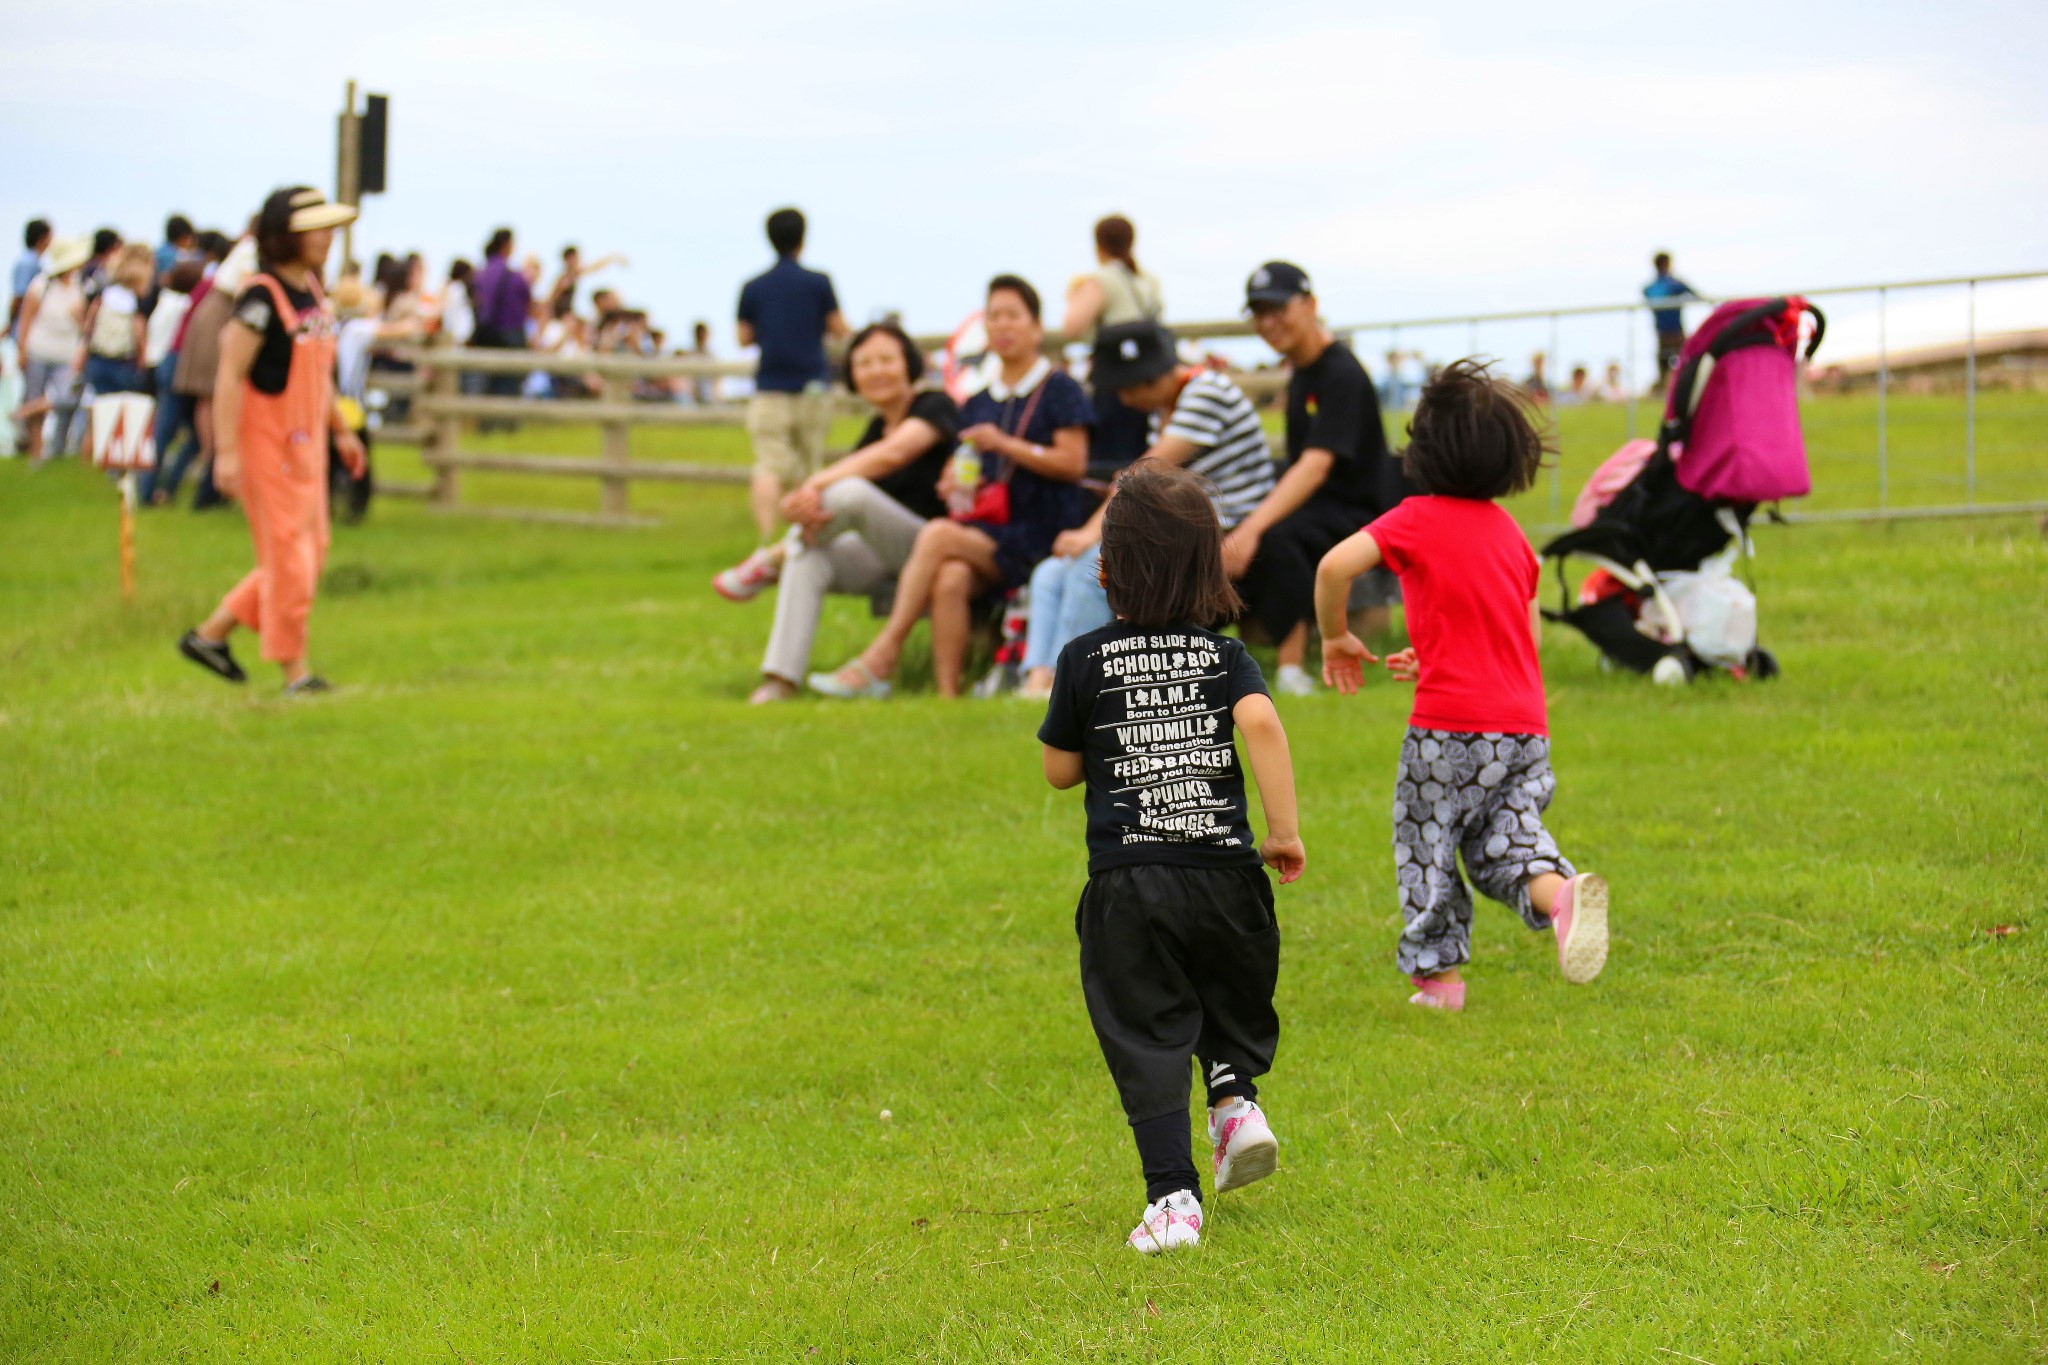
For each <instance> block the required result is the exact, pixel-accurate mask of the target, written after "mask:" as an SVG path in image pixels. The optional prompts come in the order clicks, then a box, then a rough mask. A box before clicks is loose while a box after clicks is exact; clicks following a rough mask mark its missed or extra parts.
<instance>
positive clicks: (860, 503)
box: [748, 322, 960, 704]
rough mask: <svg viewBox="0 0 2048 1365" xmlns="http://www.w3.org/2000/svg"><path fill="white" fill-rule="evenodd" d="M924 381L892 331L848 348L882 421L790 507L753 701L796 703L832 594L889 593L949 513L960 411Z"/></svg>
mask: <svg viewBox="0 0 2048 1365" xmlns="http://www.w3.org/2000/svg"><path fill="white" fill-rule="evenodd" d="M923 376H924V356H923V354H922V353H920V352H919V351H918V349H917V346H916V344H915V343H914V342H912V341H911V339H910V338H909V337H908V336H906V335H904V332H903V329H902V328H900V327H898V326H896V325H895V324H894V323H888V322H878V323H875V324H874V325H873V326H871V327H866V328H863V329H862V330H861V331H860V332H859V333H858V334H857V335H856V336H855V337H854V338H853V344H852V345H851V346H849V347H847V350H846V382H847V384H848V386H849V387H851V388H852V389H853V391H854V392H855V393H857V394H859V395H860V396H861V397H862V398H864V399H866V400H867V401H868V403H869V404H871V405H872V406H873V407H874V409H875V417H874V420H873V421H871V422H869V423H868V426H867V430H866V431H864V432H862V433H861V437H860V443H859V445H858V446H856V447H855V449H854V452H853V453H852V454H851V455H848V456H846V457H845V458H844V459H841V460H837V461H834V462H833V463H831V464H829V465H826V466H825V467H824V468H823V469H821V470H819V471H818V472H817V473H815V474H813V475H811V476H810V478H808V479H806V480H804V481H803V482H802V483H801V484H799V485H797V486H796V487H795V488H794V489H792V490H791V491H790V493H789V494H788V496H786V497H785V498H783V500H782V515H783V516H784V517H785V518H786V519H787V520H788V521H789V523H790V527H791V530H790V533H789V536H788V537H787V538H786V540H785V541H784V553H783V567H782V579H781V582H782V587H781V590H780V591H779V593H778V594H777V596H776V599H775V628H774V630H773V631H772V632H771V633H770V634H769V636H768V652H767V653H766V654H765V655H764V656H763V657H762V659H761V685H760V686H759V687H757V688H755V689H754V694H753V696H751V697H750V698H748V700H750V701H752V702H754V703H756V704H759V703H763V702H776V701H787V700H788V699H789V698H791V697H793V696H795V695H796V691H797V681H798V680H799V679H800V678H802V677H803V676H804V673H805V672H806V670H808V669H809V668H810V663H811V642H812V641H813V640H814V639H815V638H816V637H817V633H818V616H819V613H820V612H822V611H823V610H824V606H825V597H826V594H828V593H851V594H855V595H859V596H868V597H872V596H875V595H877V594H879V593H882V592H885V591H887V590H888V588H889V586H890V585H891V584H893V583H894V582H895V581H896V576H897V575H898V574H900V573H902V572H903V566H904V565H905V564H907V563H909V562H910V555H911V551H912V549H913V548H914V547H915V546H916V544H917V537H918V532H920V531H922V530H923V529H924V527H925V523H926V522H927V521H930V520H931V519H932V518H934V517H944V516H945V515H946V502H945V499H944V498H943V497H942V496H940V494H939V479H940V477H941V476H942V475H943V474H944V473H945V470H946V462H947V461H948V460H949V459H951V458H952V455H953V449H954V447H955V446H956V445H957V444H958V443H959V438H958V432H959V429H960V410H959V409H958V408H957V407H955V406H954V405H953V400H952V399H950V398H948V397H947V396H946V395H945V394H943V393H939V392H936V391H933V390H929V389H925V390H920V389H919V388H918V387H917V381H918V380H919V379H921V378H923ZM757 590H758V589H757ZM748 595H749V596H751V595H752V594H751V593H750V594H748Z"/></svg>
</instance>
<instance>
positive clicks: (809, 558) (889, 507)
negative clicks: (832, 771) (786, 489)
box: [761, 479, 924, 687]
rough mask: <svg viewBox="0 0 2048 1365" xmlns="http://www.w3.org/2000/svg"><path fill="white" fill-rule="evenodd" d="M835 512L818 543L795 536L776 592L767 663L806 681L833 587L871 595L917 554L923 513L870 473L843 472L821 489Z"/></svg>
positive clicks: (784, 675) (766, 668)
mask: <svg viewBox="0 0 2048 1365" xmlns="http://www.w3.org/2000/svg"><path fill="white" fill-rule="evenodd" d="M820 496H821V497H822V498H823V500H824V503H825V510H826V511H828V512H830V513H831V514H832V520H831V521H830V522H829V523H828V524H827V525H826V526H825V527H824V528H823V529H822V530H821V531H819V532H818V539H817V543H816V544H815V545H805V544H804V543H803V541H802V539H801V538H800V537H798V536H796V535H794V534H792V536H791V539H792V541H793V542H794V544H793V546H792V549H791V553H790V556H789V558H788V559H786V560H785V561H783V565H782V583H781V586H780V587H779V588H778V589H777V590H776V594H775V629H774V632H773V633H772V634H770V635H769V637H768V652H767V653H766V654H765V655H764V656H763V657H762V659H761V671H762V672H763V673H765V674H768V675H769V676H771V677H776V678H781V679H782V680H784V681H785V682H791V683H795V684H796V685H797V686H799V687H801V686H802V685H803V681H804V675H805V674H806V672H808V671H809V669H810V666H811V642H812V641H813V640H815V639H816V638H817V635H818V616H819V614H820V613H821V612H823V611H824V609H825V597H826V595H827V594H828V593H835V592H836V593H855V594H860V595H863V596H872V595H873V594H875V593H878V592H880V591H881V590H882V589H884V588H886V587H888V586H889V585H890V584H891V583H894V582H895V581H896V576H897V575H898V574H900V573H902V572H903V566H904V565H905V564H908V563H909V562H910V551H911V549H912V547H914V546H915V545H916V544H917V533H918V532H919V531H922V530H923V529H924V518H923V517H921V516H919V515H918V514H917V513H915V512H913V511H911V510H910V509H909V508H908V507H905V506H904V505H903V504H902V503H900V502H898V501H896V499H894V498H892V497H890V496H889V495H888V494H887V493H884V492H883V491H882V490H881V489H879V488H877V487H875V486H874V485H873V484H871V483H869V482H868V481H867V480H866V479H841V480H839V481H838V482H837V483H832V484H827V485H826V486H825V491H824V493H823V494H821V495H820Z"/></svg>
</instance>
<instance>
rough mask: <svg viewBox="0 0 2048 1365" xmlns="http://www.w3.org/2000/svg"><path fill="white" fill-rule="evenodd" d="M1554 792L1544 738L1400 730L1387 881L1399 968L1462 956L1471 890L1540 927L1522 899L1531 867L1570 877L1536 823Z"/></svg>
mask: <svg viewBox="0 0 2048 1365" xmlns="http://www.w3.org/2000/svg"><path fill="white" fill-rule="evenodd" d="M1556 790H1557V778H1556V776H1555V775H1553V774H1552V773H1551V771H1550V741H1549V740H1547V739H1545V738H1544V737H1543V736H1541V735H1504V734H1490V733H1489V734H1454V733H1452V732H1450V731H1448V730H1417V729H1414V728H1410V729H1409V731H1408V737H1407V738H1406V739H1404V740H1402V741H1401V770H1400V773H1399V775H1398V776H1397V777H1396V779H1395V782H1394V880H1395V884H1396V889H1397V890H1398V892H1399V895H1400V898H1401V918H1402V920H1403V921H1404V925H1405V927H1403V928H1402V930H1401V944H1400V947H1399V949H1398V950H1397V951H1396V953H1395V961H1396V962H1397V963H1398V964H1399V966H1400V968H1401V970H1402V971H1403V972H1405V973H1408V974H1409V975H1411V976H1412V975H1414V974H1416V973H1418V972H1440V971H1446V970H1448V969H1449V968H1452V967H1455V966H1457V965H1458V964H1459V963H1461V962H1468V961H1470V960H1471V958H1472V893H1471V891H1470V890H1468V889H1467V888H1466V886H1465V879H1464V877H1460V876H1459V875H1458V856H1459V854H1461V853H1462V854H1463V855H1464V858H1465V873H1466V876H1469V877H1471V879H1472V884H1473V885H1474V886H1476V887H1478V888H1479V890H1480V892H1481V894H1483V895H1485V896H1486V897H1487V898H1488V899H1490V900H1496V901H1499V902H1500V903H1501V904H1503V905H1505V906H1507V907H1508V908H1509V909H1511V910H1513V911H1514V912H1515V913H1516V914H1518V915H1520V916H1521V917H1522V922H1523V923H1524V924H1527V925H1528V926H1529V927H1530V928H1531V929H1548V928H1549V927H1550V917H1549V916H1548V915H1544V914H1539V913H1538V912H1537V910H1536V908H1535V907H1534V906H1532V905H1531V904H1530V903H1529V879H1530V878H1531V877H1534V876H1535V875H1536V874H1537V873H1539V872H1555V873H1557V874H1558V875H1559V876H1561V877H1570V876H1573V875H1575V874H1574V873H1573V871H1572V865H1571V864H1570V863H1569V862H1567V861H1566V860H1565V857H1564V855H1563V854H1562V853H1560V852H1558V848H1557V842H1556V840H1554V839H1552V838H1551V837H1550V831H1549V830H1547V829H1545V828H1544V827H1543V810H1544V808H1545V807H1546V806H1548V805H1549V804H1550V798H1551V795H1552V793H1554V792H1555V791H1556Z"/></svg>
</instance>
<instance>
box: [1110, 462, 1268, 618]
mask: <svg viewBox="0 0 2048 1365" xmlns="http://www.w3.org/2000/svg"><path fill="white" fill-rule="evenodd" d="M1102 584H1103V588H1104V590H1105V591H1106V592H1107V593H1108V594H1109V609H1110V610H1111V611H1113V612H1115V613H1116V614H1117V615H1118V616H1120V617H1122V618H1123V619H1124V620H1126V621H1129V622H1130V623H1131V624H1132V625H1137V626H1183V625H1185V626H1200V627H1202V628H1203V629H1208V628H1211V627H1213V626H1216V625H1219V624H1221V623H1222V622H1224V621H1227V620H1229V619H1230V618H1232V617H1234V616H1236V615H1237V614H1238V613H1239V612H1240V611H1242V610H1244V603H1243V602H1242V601H1241V600H1239V598H1238V595H1237V589H1235V588H1233V587H1231V586H1230V579H1229V578H1228V577H1227V576H1226V575H1225V574H1224V572H1223V530H1222V528H1221V527H1220V526H1218V525H1217V523H1216V505H1215V504H1214V503H1213V502H1211V501H1210V500H1209V487H1208V484H1206V483H1205V482H1204V481H1203V480H1202V478H1201V476H1200V475H1197V474H1191V473H1189V472H1188V471H1187V470H1185V469H1181V468H1179V467H1177V466H1174V465H1168V464H1161V463H1160V462H1159V461H1157V460H1140V461H1138V463H1136V464H1134V465H1132V466H1131V467H1130V469H1129V470H1128V471H1127V472H1126V473H1125V474H1124V476H1123V478H1122V479H1121V480H1119V481H1118V483H1117V486H1116V496H1114V497H1112V498H1111V499H1110V500H1109V508H1108V510H1107V511H1105V512H1104V513H1103V517H1102Z"/></svg>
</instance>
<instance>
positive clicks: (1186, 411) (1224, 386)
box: [1152, 370, 1279, 530]
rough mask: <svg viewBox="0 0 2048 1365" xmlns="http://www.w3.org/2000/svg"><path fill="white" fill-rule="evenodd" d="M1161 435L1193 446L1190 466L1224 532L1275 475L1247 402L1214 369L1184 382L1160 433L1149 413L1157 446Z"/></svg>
mask: <svg viewBox="0 0 2048 1365" xmlns="http://www.w3.org/2000/svg"><path fill="white" fill-rule="evenodd" d="M1162 436H1172V437H1175V438H1177V439H1179V440H1183V441H1186V442H1188V443H1189V444H1190V445H1193V446H1195V447H1196V448H1197V453H1196V455H1195V457H1194V458H1193V459H1192V460H1189V461H1188V468H1189V469H1192V470H1193V471H1195V473H1197V474H1200V475H1201V476H1202V477H1203V478H1205V479H1207V480H1208V481H1209V486H1210V489H1211V490H1212V496H1213V497H1214V499H1215V502H1216V520H1218V521H1219V522H1221V523H1222V524H1223V528H1224V529H1225V530H1229V529H1230V528H1231V527H1233V526H1235V525H1237V524H1238V523H1239V522H1240V521H1243V520H1244V519H1245V518H1246V517H1248V516H1250V515H1251V514H1252V510H1253V509H1254V508H1256V507H1257V506H1258V505H1259V504H1260V503H1261V502H1263V501H1265V498H1266V494H1268V493H1270V492H1272V491H1273V483H1274V481H1275V480H1276V479H1277V478H1278V477H1279V466H1277V465H1276V464H1274V463H1273V452H1272V451H1271V450H1270V449H1269V448H1268V447H1267V445H1266V429H1265V427H1263V426H1261V425H1260V423H1259V414H1258V411H1257V409H1255V408H1253V407H1252V401H1251V399H1249V398H1246V397H1245V396H1244V390H1243V389H1240V388H1239V387H1238V386H1237V385H1235V384H1233V383H1231V382H1230V380H1229V379H1228V378H1226V377H1225V376H1223V375H1221V374H1218V373H1217V372H1216V371H1214V370H1201V371H1199V372H1197V373H1196V375H1195V377H1194V378H1192V379H1190V380H1188V382H1187V387H1185V388H1183V389H1182V390H1181V391H1180V401H1179V402H1177V403H1175V404H1174V405H1173V415H1172V416H1171V417H1169V418H1167V419H1166V424H1165V429H1164V430H1163V431H1162V430H1161V429H1160V420H1159V415H1158V414H1157V413H1154V414H1153V416H1152V439H1153V441H1154V442H1157V441H1158V440H1159V439H1160V438H1161V437H1162Z"/></svg>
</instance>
